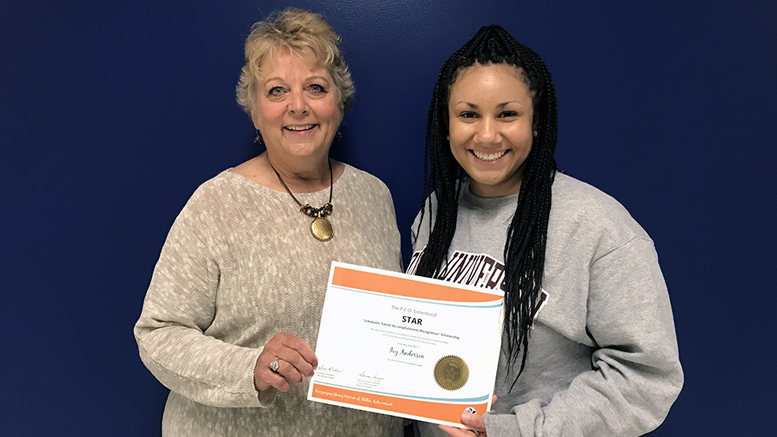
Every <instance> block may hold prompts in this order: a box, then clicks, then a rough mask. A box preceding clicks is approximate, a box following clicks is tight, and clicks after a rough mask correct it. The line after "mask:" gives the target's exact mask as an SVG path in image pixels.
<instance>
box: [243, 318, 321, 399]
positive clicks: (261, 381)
mask: <svg viewBox="0 0 777 437" xmlns="http://www.w3.org/2000/svg"><path fill="white" fill-rule="evenodd" d="M276 360H277V361H278V369H277V371H273V370H272V369H271V368H270V363H272V362H273V361H276ZM316 366H318V358H316V354H315V353H314V352H313V349H311V348H310V346H308V344H307V343H305V340H303V339H301V338H299V337H296V336H293V335H291V334H286V333H283V332H279V333H277V334H275V335H274V336H273V338H272V339H270V341H269V342H268V343H267V344H266V345H265V346H264V350H263V351H262V353H261V354H259V358H257V359H256V367H254V386H256V389H257V390H259V391H263V390H267V389H268V388H270V387H275V388H277V389H278V390H280V391H284V392H285V391H289V388H290V387H291V383H292V382H294V383H299V382H302V376H303V375H304V376H313V369H314V368H315V367H316Z"/></svg>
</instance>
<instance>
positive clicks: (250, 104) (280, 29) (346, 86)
mask: <svg viewBox="0 0 777 437" xmlns="http://www.w3.org/2000/svg"><path fill="white" fill-rule="evenodd" d="M339 42H340V37H339V36H338V35H337V34H336V33H335V31H334V29H332V27H331V26H329V24H327V22H326V21H324V17H322V16H321V15H320V14H316V13H313V12H308V11H305V10H303V9H298V8H288V9H286V10H284V11H283V12H281V13H274V14H271V15H270V16H269V17H267V19H266V20H264V21H259V22H257V23H254V25H253V26H251V34H250V35H248V38H247V39H246V45H245V60H246V63H245V65H244V66H243V69H242V71H241V73H240V82H239V83H238V85H237V102H238V103H239V104H240V106H242V107H243V109H244V110H245V111H246V112H247V113H248V115H250V116H251V117H253V116H254V111H256V93H257V88H258V83H259V81H260V78H261V77H262V68H263V67H264V66H265V63H266V61H267V60H268V59H270V58H271V57H272V55H273V53H274V52H275V50H276V49H278V48H279V47H286V48H288V49H289V50H291V52H292V53H295V54H298V55H303V56H311V55H312V56H313V59H314V60H315V62H316V64H317V65H318V66H320V67H324V68H326V69H327V71H329V74H330V75H331V76H332V79H333V80H334V83H335V86H336V87H337V90H338V93H339V107H340V113H341V114H345V113H346V112H348V111H350V110H351V106H352V105H353V95H354V86H353V81H352V80H351V73H350V72H349V71H348V65H346V64H345V61H344V60H343V55H342V53H340V48H339Z"/></svg>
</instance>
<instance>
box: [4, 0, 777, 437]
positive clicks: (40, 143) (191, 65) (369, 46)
mask: <svg viewBox="0 0 777 437" xmlns="http://www.w3.org/2000/svg"><path fill="white" fill-rule="evenodd" d="M296 5H298V6H302V7H306V8H311V9H314V10H317V11H320V12H322V13H323V14H324V15H325V17H326V18H327V19H328V20H329V21H330V23H331V24H332V25H333V26H334V27H335V29H336V30H337V31H338V32H339V33H340V34H341V35H342V37H343V40H344V43H343V47H344V52H345V55H346V59H347V61H348V62H349V64H350V65H351V68H352V71H353V77H354V80H355V82H356V85H357V95H356V104H355V107H354V111H353V112H352V113H350V114H349V115H347V116H346V119H345V125H344V127H343V133H344V136H345V139H344V141H343V142H342V143H340V144H339V145H336V146H335V148H334V149H333V152H332V153H333V155H334V156H335V157H336V158H339V159H342V160H345V161H347V162H349V163H351V164H353V165H355V166H357V167H360V168H363V169H365V170H367V171H369V172H372V173H373V174H375V175H377V176H379V177H380V178H382V179H383V180H384V181H385V182H386V183H387V184H388V186H389V188H391V190H392V193H393V194H394V201H395V203H396V208H397V216H398V220H399V225H400V229H401V230H402V231H403V236H404V241H403V243H404V244H405V245H406V247H405V248H404V249H405V256H407V251H408V247H407V246H409V241H408V232H407V231H408V228H409V225H410V223H411V221H412V218H413V216H414V215H415V213H416V209H417V206H418V204H419V203H420V195H421V193H420V190H421V172H422V167H421V165H422V164H421V160H422V157H423V152H422V143H423V133H424V123H425V119H426V111H427V104H428V99H429V97H430V95H431V90H432V86H433V83H434V80H435V78H436V76H437V71H438V69H439V67H440V65H441V64H442V62H443V60H444V59H445V58H447V57H448V56H449V55H450V53H452V52H453V51H454V50H455V49H456V48H458V47H459V46H460V45H461V44H463V43H464V42H465V41H466V40H467V39H468V38H469V37H470V36H471V35H472V34H473V33H474V32H475V31H476V30H477V29H478V28H479V27H480V26H481V25H484V24H490V23H498V24H501V25H503V26H504V27H505V28H507V29H508V30H509V31H511V32H512V33H513V35H514V36H516V38H518V39H519V40H520V41H522V42H524V43H525V44H526V45H528V46H530V47H532V48H534V49H535V50H536V51H537V52H539V53H540V54H541V55H542V56H543V57H544V59H545V60H546V62H547V64H548V65H549V67H550V69H551V71H552V72H553V74H554V78H555V83H556V86H557V90H558V99H559V105H560V142H559V145H558V152H557V160H558V162H559V165H560V167H561V168H562V169H564V170H565V171H566V172H567V173H569V174H571V175H573V176H576V177H578V178H580V179H583V180H585V181H588V182H590V183H592V184H594V185H596V186H598V187H599V188H601V189H603V190H604V191H606V192H609V193H610V194H612V195H613V196H615V197H616V198H617V199H619V200H620V201H621V202H622V203H623V204H624V205H625V206H626V207H627V208H628V209H629V210H630V211H631V212H632V214H633V215H634V217H635V218H636V219H637V220H638V221H639V222H640V223H641V224H642V225H643V226H644V227H645V229H646V230H647V231H648V232H649V233H650V234H651V236H652V237H653V238H654V240H655V242H656V246H657V249H658V252H659V256H660V260H661V264H662V267H663V269H664V272H665V275H666V280H667V283H668V285H669V290H670V294H671V298H672V303H673V308H674V311H675V318H676V324H677V334H678V338H679V342H680V351H681V359H682V361H683V364H684V368H685V371H686V381H687V382H686V385H685V389H684V390H683V393H682V394H681V395H680V398H679V399H678V401H677V403H676V404H675V406H674V408H673V409H672V411H671V413H670V415H669V417H668V419H667V421H666V423H665V424H664V425H663V426H662V427H661V428H659V430H658V431H656V432H654V433H653V435H657V436H670V435H672V436H674V435H733V434H736V435H774V434H775V432H777V415H776V414H774V406H775V402H774V393H775V391H777V372H776V371H775V364H774V363H775V358H776V354H775V349H774V342H775V337H776V335H775V334H777V329H775V320H774V318H773V317H772V315H773V314H774V313H775V301H776V299H775V296H774V288H775V287H774V281H773V280H772V278H771V276H770V275H771V274H772V271H773V270H774V267H775V263H774V261H773V258H772V256H773V255H774V253H775V250H776V249H777V244H775V243H777V238H775V237H776V236H775V230H774V229H775V227H774V225H773V224H774V222H775V221H777V213H776V208H775V205H774V200H773V199H774V192H775V191H777V190H776V189H777V183H775V177H774V170H773V167H774V165H775V164H776V163H777V162H776V161H777V160H776V159H775V154H776V153H775V149H776V148H777V132H776V129H775V124H776V122H777V107H776V105H777V104H776V103H775V102H777V79H775V77H777V68H776V67H777V31H775V29H777V26H776V25H775V23H777V3H775V2H773V1H766V0H763V1H756V0H751V1H746V2H745V1H738V2H735V1H728V2H727V1H707V2H691V1H654V2H615V1H607V2H604V1H603V2H578V1H549V2H537V1H515V0H498V1H492V2H482V1H463V0H448V1H440V2H420V1H395V2H390V1H383V0H353V1H350V0H340V1H338V0H326V1H300V2H297V3H296ZM284 6H286V2H280V1H262V2H257V1H255V0H254V1H249V0H231V1H222V2H212V1H204V0H185V1H184V0H164V1H148V0H136V1H132V2H112V1H105V0H102V1H96V0H94V1H88V0H74V1H67V2H64V1H43V0H3V1H2V2H0V187H1V188H0V290H1V296H2V298H1V299H0V326H2V329H0V339H1V340H2V342H1V343H0V344H1V345H2V351H3V352H2V354H0V393H1V394H2V395H1V396H0V430H2V431H0V434H2V435H8V436H24V435H36V436H50V435H51V436H54V435H56V436H66V435H74V436H76V435H77V436H104V435H112V436H140V435H142V436H153V435H158V434H159V428H160V421H161V414H162V407H163V403H164V399H165V396H166V390H165V389H164V388H163V387H162V386H161V385H160V384H159V383H158V382H156V380H155V379H154V378H153V377H152V376H151V374H150V373H149V372H148V371H147V370H146V369H145V368H144V367H143V365H142V363H141V362H140V360H139V359H138V356H137V350H136V346H135V342H134V339H133V337H132V326H133V324H134V322H135V320H136V319H137V317H138V315H139V313H140V308H141V304H142V301H143V297H144V294H145V289H146V287H147V285H148V282H149V279H150V275H151V271H152V268H153V266H154V263H155V262H156V258H157V256H158V254H159V250H160V248H161V245H162V242H163V240H164V237H165V235H166V233H167V230H168V229H169V226H170V224H171V223H172V221H173V219H174V218H175V216H176V214H177V213H178V211H179V210H180V208H181V207H182V206H183V204H184V203H185V201H186V200H187V198H188V197H189V195H190V194H191V193H192V191H193V190H194V189H195V188H196V187H197V186H198V185H199V184H200V183H201V182H203V181H205V180H206V179H208V178H210V177H212V176H213V175H215V174H217V173H218V172H219V171H221V170H223V169H225V168H227V167H230V166H234V165H236V164H238V163H240V162H242V161H244V160H246V159H248V158H249V157H251V156H252V155H254V154H255V153H257V151H256V149H255V146H254V145H253V143H252V142H251V138H252V136H253V132H254V131H253V127H252V125H251V123H250V121H249V119H248V117H246V116H245V115H244V114H243V113H242V112H241V109H240V108H239V107H238V106H237V104H236V103H235V102H234V86H235V83H236V80H237V77H238V73H239V69H240V67H241V65H242V43H243V40H244V38H245V36H246V35H247V33H248V29H249V26H250V24H251V23H253V22H254V21H256V20H257V19H260V18H262V17H263V16H264V15H265V14H266V13H268V12H270V11H272V10H274V9H278V8H282V7H284Z"/></svg>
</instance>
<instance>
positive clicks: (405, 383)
mask: <svg viewBox="0 0 777 437" xmlns="http://www.w3.org/2000/svg"><path fill="white" fill-rule="evenodd" d="M502 298H503V293H502V291H501V290H488V289H484V288H477V287H472V286H465V285H459V284H453V283H450V282H444V281H440V280H436V279H429V278H424V277H419V276H412V275H406V274H402V273H395V272H389V271H385V270H378V269H371V268H367V267H360V266H355V265H350V264H343V263H337V262H335V263H332V270H331V271H330V274H329V285H328V288H327V292H326V300H325V301H324V309H323V313H322V316H321V326H320V329H319V334H318V344H317V346H316V355H317V356H318V368H317V369H316V371H315V375H314V376H313V378H312V379H311V381H310V389H309V391H308V399H309V400H312V401H316V402H324V403H328V404H334V405H340V406H344V407H349V408H356V409H359V410H367V411H373V412H377V413H383V414H390V415H393V416H400V417H407V418H411V419H419V420H423V421H427V422H433V423H441V424H446V425H453V426H459V427H461V426H462V424H461V422H460V418H461V413H462V412H464V411H465V410H467V411H470V412H472V411H473V410H474V411H475V412H477V413H479V414H482V413H484V412H486V411H488V410H489V409H490V408H491V396H492V394H493V390H494V379H495V378H496V369H497V364H498V360H499V348H500V344H501V339H502V336H501V325H502V323H501V321H502V315H501V311H502Z"/></svg>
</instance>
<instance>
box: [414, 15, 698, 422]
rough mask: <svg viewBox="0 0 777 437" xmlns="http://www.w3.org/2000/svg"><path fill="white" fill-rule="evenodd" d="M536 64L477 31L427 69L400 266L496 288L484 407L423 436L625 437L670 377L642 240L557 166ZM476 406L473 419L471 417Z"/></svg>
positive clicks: (542, 75)
mask: <svg viewBox="0 0 777 437" xmlns="http://www.w3.org/2000/svg"><path fill="white" fill-rule="evenodd" d="M556 142H557V108H556V94H555V89H554V87H553V81H552V79H551V76H550V72H549V71H548V68H547V67H546V65H545V63H544V62H543V61H542V59H541V58H540V57H539V56H538V55H537V54H536V53H535V52H534V51H532V50H531V49H529V48H527V47H526V46H524V45H522V44H520V43H519V42H518V41H516V40H515V39H514V38H513V37H512V36H511V35H510V34H509V33H508V32H507V31H505V30H504V29H502V28H501V27H499V26H496V25H494V26H487V27H483V28H481V29H480V31H478V33H477V34H476V35H475V36H474V37H473V38H472V39H471V40H469V41H468V42H467V43H466V44H465V45H464V46H463V47H462V48H461V49H459V50H458V51H457V52H456V53H454V54H453V55H452V56H451V57H450V58H449V59H448V60H447V61H446V62H445V63H444V64H443V66H442V68H441V70H440V75H439V77H438V79H437V84H436V85H435V88H434V93H433V95H432V102H431V105H430V108H429V116H428V119H427V131H426V158H425V160H426V163H425V166H424V173H425V183H424V199H425V200H424V202H423V204H422V207H421V211H420V213H419V214H418V217H417V218H416V221H415V223H414V224H413V228H412V231H413V249H414V254H413V257H412V259H411V262H410V265H409V268H408V272H410V273H415V274H417V275H422V276H427V277H435V278H440V279H444V280H449V281H454V282H459V283H464V284H469V285H475V286H483V287H489V288H496V287H500V288H501V289H502V290H504V292H505V298H504V303H505V318H504V329H503V333H504V334H503V339H502V352H501V354H500V358H499V367H498V372H497V377H496V386H495V394H496V395H497V402H496V403H495V404H494V406H493V409H492V411H490V412H488V413H487V414H483V415H481V414H471V413H467V412H464V413H462V418H461V421H462V423H463V424H464V425H467V426H468V427H469V428H472V429H474V430H477V431H472V430H468V429H458V428H452V427H447V426H440V427H439V428H437V427H436V426H434V425H431V424H428V423H419V431H420V434H421V435H422V436H424V437H425V436H430V435H431V436H434V435H445V434H444V433H442V432H441V430H442V431H444V432H445V433H447V434H449V435H451V436H469V435H476V434H478V433H480V435H483V434H482V433H483V432H484V431H485V432H487V434H488V435H489V436H490V437H501V436H535V435H537V436H544V437H548V436H597V437H601V436H632V435H641V434H644V433H646V432H649V431H651V430H652V429H654V428H656V427H657V426H658V425H659V424H660V423H661V422H662V421H663V420H664V418H665V417H666V414H667V413H668V411H669V408H670V406H671V405H672V403H673V402H674V400H675V399H676V398H677V395H678V394H679V392H680V389H681V387H682V384H683V372H682V369H681V366H680V362H679V359H678V350H677V340H676V336H675V331H674V321H673V318H672V310H671V306H670V302H669V296H668V293H667V289H666V285H665V283H664V280H663V276H662V274H661V270H660V268H659V265H658V259H657V255H656V252H655V249H654V247H653V242H652V240H651V239H650V237H649V236H648V235H647V233H646V232H645V231H644V230H643V229H642V228H641V227H640V226H639V225H638V224H637V223H636V221H634V219H633V218H632V217H631V216H630V215H629V213H628V212H627V211H626V210H625V209H624V208H623V206H621V205H620V204H619V203H618V202H617V201H616V200H615V199H613V198H611V197H609V196H608V195H606V194H604V193H602V192H601V191H599V190H597V189H596V188H594V187H592V186H590V185H587V184H585V183H583V182H581V181H578V180H576V179H573V178H572V177H569V176H567V175H565V174H562V173H558V172H557V170H556V163H555V160H554V157H553V153H554V150H555V147H556ZM480 413H482V412H480Z"/></svg>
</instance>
